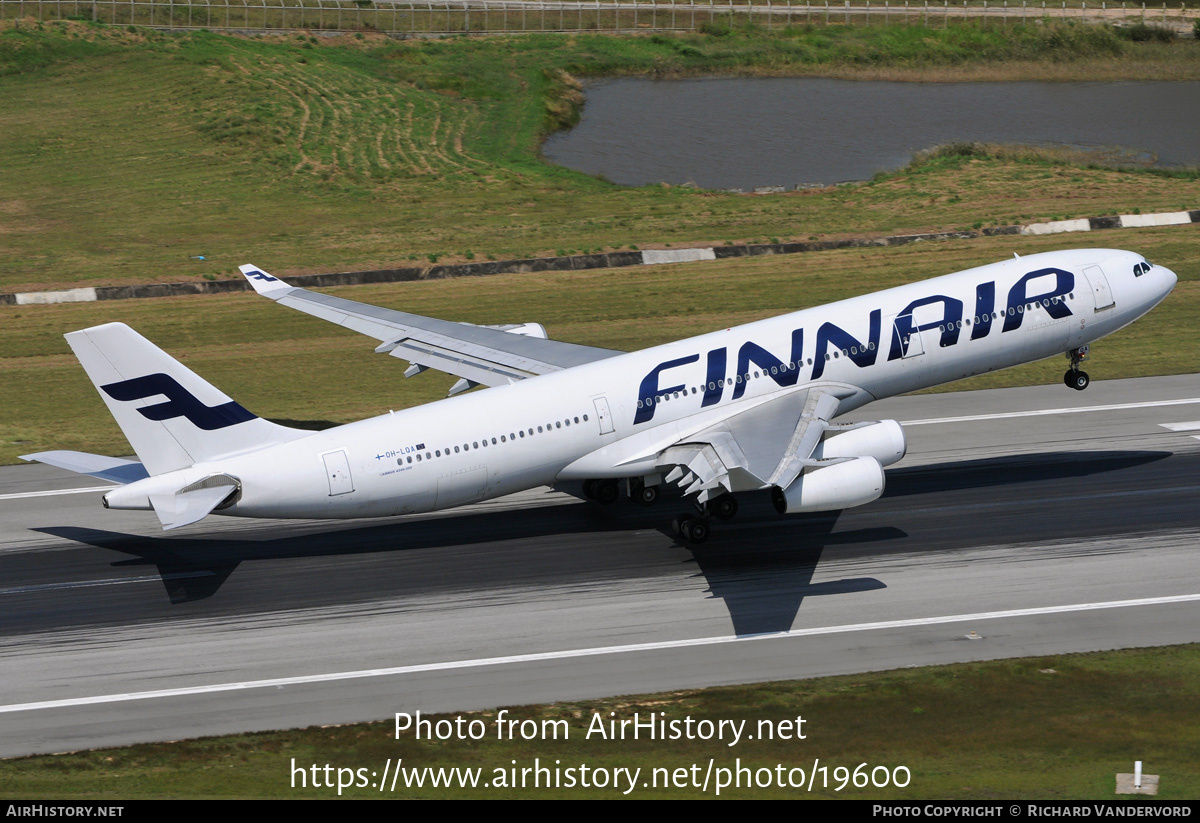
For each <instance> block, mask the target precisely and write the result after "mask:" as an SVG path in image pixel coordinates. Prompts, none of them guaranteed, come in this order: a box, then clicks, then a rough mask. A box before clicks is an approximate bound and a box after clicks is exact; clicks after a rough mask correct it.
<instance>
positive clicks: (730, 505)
mask: <svg viewBox="0 0 1200 823" xmlns="http://www.w3.org/2000/svg"><path fill="white" fill-rule="evenodd" d="M709 508H710V509H711V510H712V513H713V514H715V515H716V516H717V517H718V518H720V519H721V520H732V519H733V518H734V517H735V516H736V515H737V513H738V502H737V498H736V497H734V496H733V495H732V494H723V495H721V496H720V497H718V498H717V499H716V500H714V501H713V502H712V503H710V504H709Z"/></svg>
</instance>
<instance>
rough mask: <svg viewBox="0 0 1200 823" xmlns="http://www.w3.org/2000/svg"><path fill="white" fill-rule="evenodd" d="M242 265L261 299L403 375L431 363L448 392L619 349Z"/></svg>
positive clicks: (498, 383)
mask: <svg viewBox="0 0 1200 823" xmlns="http://www.w3.org/2000/svg"><path fill="white" fill-rule="evenodd" d="M241 271H242V274H243V275H245V277H246V279H247V280H248V281H250V285H251V286H253V287H254V290H255V291H256V292H258V293H259V294H261V295H263V296H264V297H269V298H271V299H272V300H274V301H275V302H277V303H279V304H281V305H284V306H288V307H289V308H293V309H296V310H297V311H302V312H304V313H305V314H311V315H313V316H314V317H320V318H322V319H324V320H328V321H330V322H331V323H337V324H338V325H340V326H345V327H346V328H348V329H352V330H354V331H356V332H360V333H361V334H365V335H367V336H368V337H374V338H375V339H376V340H379V341H381V344H382V345H380V346H378V347H377V348H376V349H375V351H377V352H380V353H381V354H382V353H386V354H390V355H392V356H393V357H398V358H401V359H403V360H407V361H409V362H410V363H411V364H412V365H411V366H410V367H409V368H408V369H407V370H406V371H405V372H404V374H405V376H406V377H412V376H414V375H416V374H419V373H420V372H422V371H424V370H425V369H435V370H437V371H442V372H446V373H447V374H452V375H454V376H456V377H459V378H461V379H460V380H459V381H458V383H456V384H455V385H454V387H453V388H451V389H450V394H457V393H458V392H460V391H465V390H467V389H470V388H473V387H475V386H477V385H484V386H502V385H505V384H507V383H513V382H515V381H517V380H523V379H525V378H527V377H533V376H535V375H539V374H548V373H550V372H555V371H559V370H560V369H569V368H571V367H573V366H580V365H583V364H584V363H591V362H593V361H596V360H604V359H606V358H609V357H614V356H616V355H618V354H621V353H622V352H618V351H613V350H611V349H600V348H594V347H592V346H580V345H576V344H575V343H564V342H562V341H559V340H550V339H547V337H546V330H545V329H543V328H542V327H541V326H540V325H538V324H536V323H525V324H521V325H510V326H475V325H472V324H470V323H455V322H453V321H450V320H438V319H436V318H432V317H422V316H421V315H419V314H409V313H407V312H402V311H396V310H394V309H385V308H381V307H379V306H371V305H367V304H366V303H356V302H355V301H353V300H345V299H343V298H341V297H333V296H332V295H328V294H322V293H320V292H313V291H309V290H308V289H301V288H295V287H293V286H289V285H288V284H287V283H285V282H284V281H282V280H280V279H279V278H277V277H272V276H271V275H269V274H267V273H266V272H264V271H263V270H262V269H260V268H258V267H257V266H253V265H245V266H241Z"/></svg>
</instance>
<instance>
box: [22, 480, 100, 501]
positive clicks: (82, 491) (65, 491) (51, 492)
mask: <svg viewBox="0 0 1200 823" xmlns="http://www.w3.org/2000/svg"><path fill="white" fill-rule="evenodd" d="M115 488H116V486H113V485H111V484H110V485H108V486H88V487H87V488H86V489H50V490H49V491H44V492H20V493H19V494H0V500H21V499H22V498H26V497H54V496H55V495H56V494H85V493H87V492H106V491H110V490H112V489H115Z"/></svg>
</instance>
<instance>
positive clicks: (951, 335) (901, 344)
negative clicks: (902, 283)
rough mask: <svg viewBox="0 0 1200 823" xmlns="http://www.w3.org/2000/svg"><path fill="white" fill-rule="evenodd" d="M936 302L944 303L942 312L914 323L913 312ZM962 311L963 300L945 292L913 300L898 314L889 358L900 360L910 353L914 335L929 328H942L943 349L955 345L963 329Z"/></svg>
mask: <svg viewBox="0 0 1200 823" xmlns="http://www.w3.org/2000/svg"><path fill="white" fill-rule="evenodd" d="M934 303H941V304H942V313H941V314H940V315H939V316H937V317H934V318H931V319H930V320H929V321H927V322H925V323H922V324H921V325H919V326H918V325H916V324H914V323H913V312H914V311H916V310H917V309H919V308H921V307H922V306H931V305H933V304H934ZM962 312H963V304H962V301H961V300H955V299H954V298H953V297H947V296H946V295H944V294H931V295H930V296H929V297H922V298H921V299H920V300H914V301H912V302H911V303H909V304H908V305H907V306H905V307H904V310H903V311H901V312H900V314H899V315H897V316H896V325H895V328H894V329H893V330H892V347H891V351H889V352H888V360H899V359H900V358H901V357H904V355H905V354H907V353H908V346H909V343H910V341H911V339H912V335H914V334H920V333H921V332H923V331H927V330H929V329H941V333H942V339H941V347H942V348H943V349H944V348H946V347H947V346H953V345H954V344H955V343H957V342H958V332H959V330H960V329H962Z"/></svg>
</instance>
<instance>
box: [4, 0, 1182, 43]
mask: <svg viewBox="0 0 1200 823" xmlns="http://www.w3.org/2000/svg"><path fill="white" fill-rule="evenodd" d="M25 18H32V19H35V20H38V21H46V20H62V19H75V20H90V21H93V22H99V23H108V24H112V25H137V26H147V27H151V28H161V29H201V28H204V29H216V30H225V31H250V32H255V33H261V32H264V31H309V32H328V33H331V34H332V33H343V32H356V31H357V32H364V31H366V32H378V33H382V34H387V35H390V36H399V37H403V36H410V35H417V36H420V35H439V34H490V33H513V32H553V31H605V32H631V31H697V30H699V29H700V28H701V27H703V26H705V25H709V26H712V25H722V24H729V23H732V22H735V21H736V22H739V23H740V22H742V21H751V22H754V23H757V24H759V25H761V26H763V27H764V28H767V29H772V28H775V27H780V28H782V27H784V26H789V25H826V24H843V25H864V26H865V25H888V24H892V23H908V24H918V23H919V24H922V25H927V26H936V25H938V24H939V23H940V24H942V25H946V24H947V23H948V22H949V21H950V20H951V19H955V20H978V21H989V22H999V23H1000V24H1001V25H1007V24H1008V22H1009V21H1013V22H1022V21H1031V20H1038V19H1042V18H1054V19H1067V20H1075V21H1079V22H1086V23H1110V24H1127V23H1137V22H1144V23H1148V24H1155V25H1159V26H1164V27H1167V28H1170V29H1172V30H1174V31H1177V32H1180V33H1190V32H1191V31H1192V26H1193V23H1194V21H1196V20H1200V10H1198V9H1195V8H1192V9H1189V8H1187V6H1186V4H1181V5H1180V6H1179V7H1177V8H1176V7H1172V8H1168V7H1167V6H1166V4H1165V3H1164V4H1162V5H1161V6H1159V7H1156V6H1154V5H1149V6H1148V5H1147V4H1145V3H1140V4H1139V3H1136V2H1122V3H1120V4H1119V5H1118V4H1117V3H1115V2H1113V3H1109V2H1107V0H1101V2H1099V3H1092V4H1090V5H1089V4H1088V2H1087V0H1075V2H1072V3H1070V4H1068V3H1067V2H1065V0H1060V1H1059V2H1057V3H1056V2H1053V0H1041V2H1038V1H1037V0H1032V2H1031V0H1021V2H1020V3H1017V2H1016V0H1012V2H1009V0H999V2H996V0H964V1H963V2H962V3H952V2H950V0H942V2H940V3H939V2H937V0H934V2H929V0H922V2H919V3H918V2H916V0H903V2H893V0H882V2H879V1H878V0H877V1H876V2H870V0H855V2H853V3H851V2H849V0H842V2H836V0H835V2H833V3H830V2H828V0H826V2H823V3H813V2H805V3H803V4H801V3H798V2H791V0H783V1H782V2H771V0H767V2H765V3H753V2H741V3H739V2H731V0H727V1H726V2H724V3H715V2H712V0H709V2H696V0H689V1H688V2H674V0H672V2H668V3H662V2H650V3H639V2H636V1H635V2H602V0H593V2H565V0H564V1H563V2H553V1H547V0H541V1H539V0H427V2H387V0H382V2H374V1H373V0H357V1H356V0H290V1H289V0H193V2H175V0H91V1H90V2H89V0H0V20H3V19H10V20H11V19H25Z"/></svg>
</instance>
